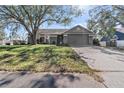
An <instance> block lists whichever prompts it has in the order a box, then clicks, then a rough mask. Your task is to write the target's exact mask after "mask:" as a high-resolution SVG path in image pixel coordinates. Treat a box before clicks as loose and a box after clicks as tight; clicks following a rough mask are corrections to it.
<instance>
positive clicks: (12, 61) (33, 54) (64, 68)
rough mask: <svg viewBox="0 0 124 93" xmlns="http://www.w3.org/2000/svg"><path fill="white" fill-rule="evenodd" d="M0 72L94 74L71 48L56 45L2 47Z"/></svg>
mask: <svg viewBox="0 0 124 93" xmlns="http://www.w3.org/2000/svg"><path fill="white" fill-rule="evenodd" d="M0 70H5V71H35V72H86V73H89V72H92V70H91V69H90V68H89V67H88V65H87V64H86V63H85V62H84V61H83V60H81V59H80V58H79V57H78V56H77V54H76V53H75V52H74V51H73V50H72V49H71V48H70V47H63V46H55V45H16V46H15V45H14V46H0Z"/></svg>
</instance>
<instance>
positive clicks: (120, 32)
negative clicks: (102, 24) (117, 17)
mask: <svg viewBox="0 0 124 93" xmlns="http://www.w3.org/2000/svg"><path fill="white" fill-rule="evenodd" d="M115 37H116V44H117V47H119V48H124V28H119V29H117V31H116V32H115Z"/></svg>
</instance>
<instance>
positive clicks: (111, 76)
mask: <svg viewBox="0 0 124 93" xmlns="http://www.w3.org/2000/svg"><path fill="white" fill-rule="evenodd" d="M73 49H74V50H75V51H76V52H77V53H78V54H79V55H80V56H81V58H82V59H83V60H85V61H86V62H87V63H88V65H89V66H90V67H91V68H93V69H96V70H100V71H101V72H99V73H97V74H99V75H100V76H101V77H102V78H103V79H104V84H105V85H106V86H107V87H117V88H120V87H123V88H124V52H122V51H118V50H114V49H107V48H102V47H95V46H92V47H91V46H89V47H77V48H73Z"/></svg>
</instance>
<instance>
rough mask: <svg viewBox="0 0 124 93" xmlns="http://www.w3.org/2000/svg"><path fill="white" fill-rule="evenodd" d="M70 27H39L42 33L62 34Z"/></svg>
mask: <svg viewBox="0 0 124 93" xmlns="http://www.w3.org/2000/svg"><path fill="white" fill-rule="evenodd" d="M67 30H68V29H39V31H38V33H40V34H62V33H64V32H66V31H67Z"/></svg>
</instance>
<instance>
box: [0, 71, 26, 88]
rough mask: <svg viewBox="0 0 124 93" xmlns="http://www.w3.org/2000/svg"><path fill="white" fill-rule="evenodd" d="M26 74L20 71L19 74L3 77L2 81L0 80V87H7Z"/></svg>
mask: <svg viewBox="0 0 124 93" xmlns="http://www.w3.org/2000/svg"><path fill="white" fill-rule="evenodd" d="M3 74H6V72H4V73H3ZM26 74H27V72H26V71H22V72H19V73H9V74H7V75H5V76H4V77H3V78H2V79H0V87H7V86H8V85H9V84H11V83H13V81H14V80H15V79H17V78H18V77H22V76H24V75H26ZM18 83H19V82H18Z"/></svg>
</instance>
